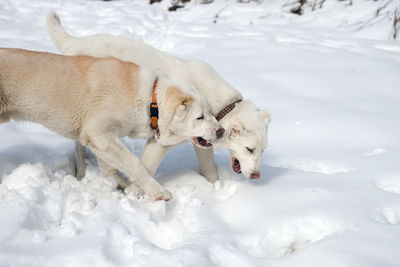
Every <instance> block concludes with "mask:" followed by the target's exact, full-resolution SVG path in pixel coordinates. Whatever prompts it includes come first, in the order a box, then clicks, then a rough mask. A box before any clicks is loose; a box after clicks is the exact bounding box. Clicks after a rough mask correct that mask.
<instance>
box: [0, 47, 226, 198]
mask: <svg viewBox="0 0 400 267" xmlns="http://www.w3.org/2000/svg"><path fill="white" fill-rule="evenodd" d="M153 90H156V98H157V99H156V102H157V104H158V111H159V118H158V130H159V131H158V132H156V131H155V130H153V129H152V128H151V127H150V115H149V113H150V111H149V107H150V103H151V102H152V95H153ZM10 119H15V120H28V121H33V122H37V123H40V124H42V125H44V126H45V127H47V128H49V129H51V130H53V131H55V132H57V133H59V134H61V135H63V136H65V137H68V138H72V139H75V140H78V141H79V142H81V143H82V144H83V145H85V146H87V147H89V148H90V149H91V150H92V151H93V152H94V153H95V155H96V156H97V158H98V159H99V164H100V167H101V168H102V169H103V171H104V172H106V173H107V172H108V174H110V175H114V174H116V170H119V171H121V172H122V173H124V174H125V175H126V176H127V177H128V179H129V180H130V181H131V182H132V186H131V187H130V189H131V190H133V191H134V190H135V189H137V187H140V189H141V190H143V191H144V192H145V193H146V194H148V195H149V196H150V197H152V198H153V199H156V200H161V199H163V200H168V199H170V198H171V193H170V192H168V190H166V189H164V188H163V187H162V186H161V185H160V184H159V183H157V182H156V181H155V180H154V179H153V177H152V176H151V174H149V172H148V171H147V170H146V168H145V166H144V165H143V164H142V162H141V161H140V159H138V158H137V157H136V156H135V155H134V154H133V153H131V151H129V149H127V148H126V147H125V146H124V145H123V144H122V143H121V142H120V141H119V140H118V138H120V137H123V136H130V137H133V138H150V137H153V136H154V135H156V139H157V140H158V141H159V142H160V143H161V144H162V145H174V144H177V143H180V142H182V141H184V140H192V141H194V142H195V143H196V144H197V145H205V146H208V145H209V142H210V141H214V140H215V139H216V138H217V135H218V136H221V134H222V133H221V128H220V126H219V124H218V123H217V121H216V120H215V118H214V117H213V116H212V115H211V114H210V111H209V107H208V104H207V102H206V101H205V100H204V98H203V97H202V96H201V95H200V94H199V93H198V92H197V91H196V90H193V89H192V88H191V86H190V85H188V84H185V83H182V82H178V81H174V80H171V79H169V78H167V77H157V76H156V74H155V73H154V72H152V71H150V70H148V69H146V68H143V67H140V66H138V65H135V64H133V63H130V62H123V61H120V60H117V59H114V58H94V57H89V56H62V55H55V54H51V53H43V52H34V51H28V50H22V49H7V48H1V49H0V123H1V122H7V121H9V120H10ZM198 140H200V142H199V141H198ZM206 140H208V142H207V141H206ZM102 166H103V167H102ZM116 178H117V177H116ZM117 179H118V178H117ZM119 183H122V184H123V180H122V179H121V180H120V181H119ZM134 193H135V192H134Z"/></svg>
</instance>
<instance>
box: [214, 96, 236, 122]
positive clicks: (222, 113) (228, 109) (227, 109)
mask: <svg viewBox="0 0 400 267" xmlns="http://www.w3.org/2000/svg"><path fill="white" fill-rule="evenodd" d="M240 102H242V99H239V100H236V101H235V102H233V103H231V104H229V105H227V106H226V107H224V108H223V109H222V110H221V111H220V112H219V113H218V114H217V116H215V118H216V119H217V121H220V120H221V119H222V118H223V117H225V116H226V114H228V113H229V112H231V111H232V110H233V109H234V108H235V107H236V104H237V103H240Z"/></svg>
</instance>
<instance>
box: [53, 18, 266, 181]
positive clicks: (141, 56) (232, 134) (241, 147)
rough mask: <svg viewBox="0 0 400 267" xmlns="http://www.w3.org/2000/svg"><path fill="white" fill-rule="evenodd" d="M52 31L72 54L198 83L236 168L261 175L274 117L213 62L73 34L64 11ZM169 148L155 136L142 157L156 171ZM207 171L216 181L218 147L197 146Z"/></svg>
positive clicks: (117, 39)
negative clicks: (112, 59) (129, 63)
mask: <svg viewBox="0 0 400 267" xmlns="http://www.w3.org/2000/svg"><path fill="white" fill-rule="evenodd" d="M47 28H48V32H49V34H50V36H51V39H52V40H53V42H54V44H55V45H56V46H57V48H58V49H59V50H60V51H61V52H62V53H64V54H67V55H78V54H83V55H92V56H101V57H106V56H113V57H116V58H119V59H122V60H126V61H133V62H137V63H138V64H141V65H144V66H146V67H148V68H150V69H152V70H154V71H156V72H157V73H162V74H165V75H168V76H169V77H174V78H175V79H178V80H182V81H186V82H188V83H191V84H193V85H194V86H195V87H196V89H197V90H198V91H199V92H200V93H201V94H202V95H203V96H204V97H206V99H207V100H208V103H209V104H210V107H211V111H212V114H214V115H215V116H216V117H217V119H219V122H220V123H221V125H222V126H223V128H224V129H225V130H226V134H225V135H224V137H223V138H221V139H219V140H218V141H217V142H215V143H214V145H215V146H218V147H223V148H227V149H229V150H230V152H231V156H232V159H231V166H232V169H233V171H235V172H236V173H243V174H244V175H245V176H246V177H249V178H259V177H260V160H261V156H262V152H263V151H264V149H265V148H266V146H267V128H268V123H269V121H270V117H269V115H268V113H267V112H265V111H263V110H260V109H258V108H257V107H256V106H255V105H254V104H253V103H252V102H250V101H248V100H246V101H245V100H243V101H242V96H241V94H240V93H239V92H238V91H237V90H236V89H234V88H233V87H232V86H230V85H229V84H228V83H227V82H226V81H224V80H223V79H222V78H221V77H220V76H219V75H218V74H217V73H216V72H215V71H214V70H213V69H212V68H211V67H210V66H209V65H207V64H205V63H203V62H201V61H194V60H184V59H181V58H178V57H175V56H173V55H170V54H167V53H164V52H162V51H159V50H157V49H154V48H152V47H150V46H148V45H146V44H144V43H142V42H139V41H135V40H130V39H126V38H122V37H117V36H113V35H94V36H87V37H73V36H71V35H69V34H68V33H67V32H66V31H65V30H64V29H63V28H62V25H61V22H60V20H59V18H58V16H57V15H56V14H55V13H50V14H48V16H47ZM167 150H168V147H167V146H162V145H160V144H158V143H157V142H155V141H154V140H149V142H148V144H147V146H146V147H145V150H144V152H143V156H142V160H143V163H144V164H145V166H146V167H147V169H148V170H149V171H150V173H152V174H154V172H155V171H156V169H157V167H158V165H159V163H160V162H161V160H162V158H163V156H164V155H165V153H166V152H167ZM195 151H196V154H197V156H198V159H199V162H200V169H201V174H202V175H204V176H205V177H206V178H207V179H208V180H209V181H210V182H215V181H216V180H217V179H218V173H217V168H216V166H215V164H214V157H213V150H212V149H207V150H205V149H201V148H197V147H195Z"/></svg>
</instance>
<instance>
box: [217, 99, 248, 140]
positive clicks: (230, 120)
mask: <svg viewBox="0 0 400 267" xmlns="http://www.w3.org/2000/svg"><path fill="white" fill-rule="evenodd" d="M243 102H244V101H242V100H240V101H238V100H237V101H235V102H233V103H231V104H234V105H235V106H234V108H233V109H231V110H230V111H229V112H227V113H226V114H225V115H224V116H223V117H222V118H221V119H220V120H219V123H220V124H221V126H222V128H224V129H225V134H224V135H223V136H222V137H221V138H219V139H217V140H216V141H214V142H213V146H215V147H218V148H229V145H228V143H229V142H228V141H229V140H228V138H229V135H230V132H231V131H232V128H233V125H234V122H235V119H234V117H235V116H236V115H235V114H237V113H238V110H237V109H240V108H241V105H242V104H243ZM228 106H229V105H228Z"/></svg>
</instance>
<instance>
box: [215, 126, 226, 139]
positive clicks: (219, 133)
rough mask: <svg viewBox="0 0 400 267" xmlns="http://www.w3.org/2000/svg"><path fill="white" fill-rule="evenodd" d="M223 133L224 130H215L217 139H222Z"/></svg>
mask: <svg viewBox="0 0 400 267" xmlns="http://www.w3.org/2000/svg"><path fill="white" fill-rule="evenodd" d="M224 133H225V129H224V128H222V127H221V128H219V129H218V130H217V137H218V138H220V137H222V136H223V135H224Z"/></svg>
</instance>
